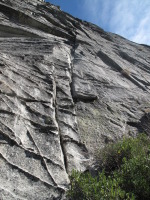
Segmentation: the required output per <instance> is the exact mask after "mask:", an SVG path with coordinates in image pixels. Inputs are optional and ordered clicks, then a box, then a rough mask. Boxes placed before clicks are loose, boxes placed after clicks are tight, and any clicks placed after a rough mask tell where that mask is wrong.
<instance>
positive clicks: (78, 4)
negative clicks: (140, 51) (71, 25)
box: [46, 0, 150, 45]
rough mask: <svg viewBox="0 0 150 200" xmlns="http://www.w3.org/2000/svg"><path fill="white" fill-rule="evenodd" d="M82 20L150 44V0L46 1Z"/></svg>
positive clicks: (132, 39)
mask: <svg viewBox="0 0 150 200" xmlns="http://www.w3.org/2000/svg"><path fill="white" fill-rule="evenodd" d="M46 1H49V2H50V3H52V4H55V5H59V6H60V7H61V10H63V11H66V12H68V13H70V14H72V15H73V16H75V17H78V18H80V19H83V20H86V21H89V22H92V23H94V24H97V25H98V26H100V27H101V28H103V29H104V30H105V31H109V32H113V33H117V34H119V35H121V36H123V37H125V38H127V39H129V40H131V41H134V42H137V43H140V44H148V45H150V0H46Z"/></svg>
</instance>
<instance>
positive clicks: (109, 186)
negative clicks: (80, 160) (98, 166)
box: [68, 171, 135, 200]
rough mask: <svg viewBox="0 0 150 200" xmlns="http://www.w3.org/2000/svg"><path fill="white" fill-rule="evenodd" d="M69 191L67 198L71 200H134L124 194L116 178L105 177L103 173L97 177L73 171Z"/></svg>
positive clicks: (131, 196) (131, 195) (127, 194)
mask: <svg viewBox="0 0 150 200" xmlns="http://www.w3.org/2000/svg"><path fill="white" fill-rule="evenodd" d="M70 179H71V189H70V190H69V192H68V196H69V197H70V199H71V200H104V199H107V200H113V199H118V200H134V199H135V198H134V195H133V194H129V193H126V192H125V191H124V190H122V189H121V188H120V186H119V184H118V178H117V177H116V178H112V177H111V176H108V177H107V176H106V175H105V173H104V171H103V172H102V173H99V175H98V177H92V176H91V174H90V173H86V174H81V173H79V172H76V171H73V173H72V175H71V177H70Z"/></svg>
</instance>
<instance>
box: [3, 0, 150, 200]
mask: <svg viewBox="0 0 150 200" xmlns="http://www.w3.org/2000/svg"><path fill="white" fill-rule="evenodd" d="M149 77H150V47H149V46H145V45H138V44H135V43H132V42H130V41H128V40H126V39H124V38H122V37H120V36H118V35H115V34H112V33H106V32H104V31H103V30H102V29H100V28H99V27H97V26H95V25H93V24H90V23H87V22H84V21H81V20H79V19H76V18H73V17H72V16H70V15H69V14H66V13H64V12H62V11H61V10H60V8H59V7H56V6H53V5H51V4H50V3H45V2H43V1H38V0H34V1H33V0H32V1H30V0H28V1H27V0H23V1H20V0H0V163H1V167H0V199H3V200H9V199H10V200H11V199H18V200H20V199H27V200H28V199H30V200H32V199H33V200H37V199H41V200H46V199H50V200H51V199H52V200H53V199H63V198H64V194H65V191H66V189H67V187H68V184H69V178H68V174H69V173H70V172H71V171H72V169H78V170H81V171H84V170H85V169H86V167H87V165H88V164H89V162H90V158H89V155H92V153H93V152H94V151H95V149H96V148H99V147H103V146H104V145H105V144H107V143H109V142H111V141H115V140H117V139H119V138H122V137H123V136H124V135H133V136H134V135H135V134H136V133H137V132H138V131H139V130H142V129H144V130H145V131H147V132H148V133H149V134H150V132H149V111H150V102H149V99H150V79H149ZM87 149H88V151H87Z"/></svg>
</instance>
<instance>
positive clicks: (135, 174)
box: [68, 134, 150, 200]
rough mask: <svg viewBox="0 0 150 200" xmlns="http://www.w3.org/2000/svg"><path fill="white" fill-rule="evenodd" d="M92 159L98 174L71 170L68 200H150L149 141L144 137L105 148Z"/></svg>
mask: <svg viewBox="0 0 150 200" xmlns="http://www.w3.org/2000/svg"><path fill="white" fill-rule="evenodd" d="M95 158H96V163H97V165H98V166H99V170H100V172H99V175H98V176H96V177H92V176H91V174H90V173H80V172H75V171H73V173H72V175H71V177H70V180H71V188H70V190H69V191H68V197H69V198H70V199H72V200H101V199H103V200H107V199H108V200H122V199H123V200H126V199H130V200H134V199H136V200H149V199H150V139H149V138H148V137H147V136H146V135H144V134H140V135H139V136H138V137H137V138H125V139H123V141H120V142H118V143H116V144H111V145H108V146H107V147H105V148H104V149H102V150H100V151H98V152H97V153H96V156H95Z"/></svg>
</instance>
